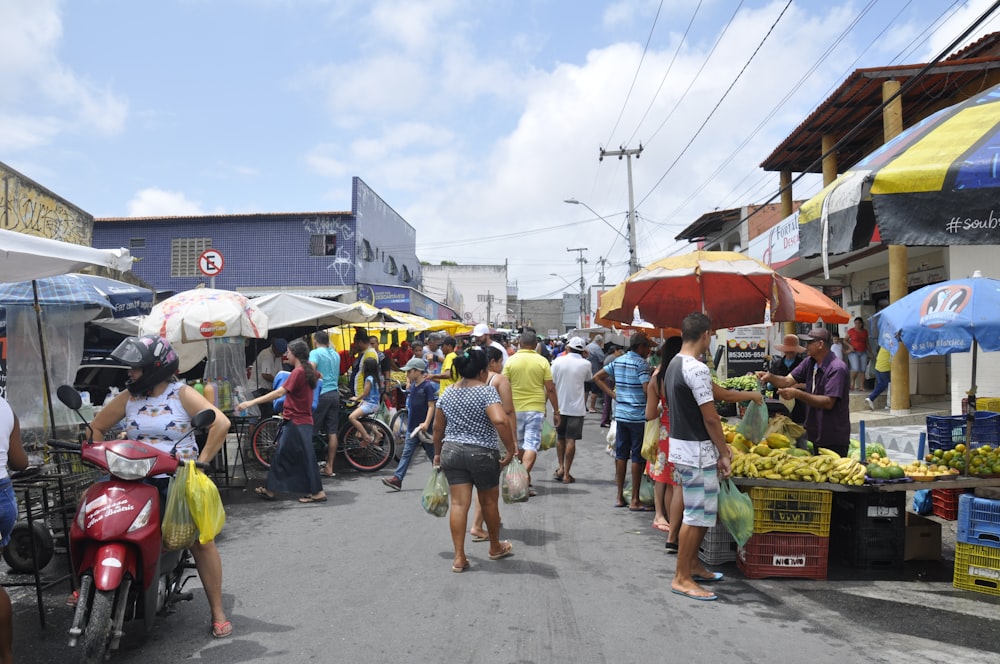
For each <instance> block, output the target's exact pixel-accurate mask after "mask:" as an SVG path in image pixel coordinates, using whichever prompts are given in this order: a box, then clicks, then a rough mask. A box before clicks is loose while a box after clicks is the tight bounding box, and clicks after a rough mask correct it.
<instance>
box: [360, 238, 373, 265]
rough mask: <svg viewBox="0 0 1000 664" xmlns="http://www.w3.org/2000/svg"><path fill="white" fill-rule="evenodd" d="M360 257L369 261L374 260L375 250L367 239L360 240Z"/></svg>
mask: <svg viewBox="0 0 1000 664" xmlns="http://www.w3.org/2000/svg"><path fill="white" fill-rule="evenodd" d="M361 259H362V260H364V261H367V262H369V263H371V262H372V261H374V260H375V252H374V251H373V250H372V244H371V242H369V241H368V240H362V241H361Z"/></svg>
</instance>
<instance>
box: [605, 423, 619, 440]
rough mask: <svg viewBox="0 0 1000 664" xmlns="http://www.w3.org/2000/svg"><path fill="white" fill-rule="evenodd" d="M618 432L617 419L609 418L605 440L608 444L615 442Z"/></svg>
mask: <svg viewBox="0 0 1000 664" xmlns="http://www.w3.org/2000/svg"><path fill="white" fill-rule="evenodd" d="M617 434H618V420H611V426H609V427H608V436H607V441H608V445H614V444H615V438H616V437H617Z"/></svg>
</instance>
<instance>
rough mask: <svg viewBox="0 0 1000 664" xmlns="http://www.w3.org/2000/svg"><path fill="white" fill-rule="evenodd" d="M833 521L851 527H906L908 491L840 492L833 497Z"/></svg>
mask: <svg viewBox="0 0 1000 664" xmlns="http://www.w3.org/2000/svg"><path fill="white" fill-rule="evenodd" d="M832 512H833V517H832V518H833V521H834V522H836V521H847V522H849V525H850V527H851V528H854V529H862V528H869V527H879V528H887V527H891V528H899V529H903V528H905V527H906V493H905V492H903V491H896V492H891V493H888V492H887V493H839V494H837V495H836V497H835V498H834V499H833V507H832Z"/></svg>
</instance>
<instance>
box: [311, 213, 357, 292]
mask: <svg viewBox="0 0 1000 664" xmlns="http://www.w3.org/2000/svg"><path fill="white" fill-rule="evenodd" d="M302 227H303V229H305V231H306V233H308V234H309V235H335V236H336V237H337V249H336V251H335V252H334V254H333V256H331V258H332V259H333V261H332V262H331V263H330V264H328V265H327V266H326V269H328V270H330V271H331V272H332V273H333V275H334V283H337V284H338V285H345V284H349V283H352V282H353V275H352V273H351V268H352V267H353V264H352V261H351V252H350V250H349V249H348V247H349V246H353V245H354V227H353V226H352V225H351V223H350V221H348V220H345V219H342V218H340V217H327V216H322V217H310V218H307V219H305V220H304V221H303V222H302Z"/></svg>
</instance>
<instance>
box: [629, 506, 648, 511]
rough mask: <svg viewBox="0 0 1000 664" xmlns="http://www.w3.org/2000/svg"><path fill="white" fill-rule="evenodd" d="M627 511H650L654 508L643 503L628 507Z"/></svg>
mask: <svg viewBox="0 0 1000 664" xmlns="http://www.w3.org/2000/svg"><path fill="white" fill-rule="evenodd" d="M628 511H629V512H652V511H654V510H653V508H652V507H649V506H648V505H643V506H642V507H629V508H628Z"/></svg>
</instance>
